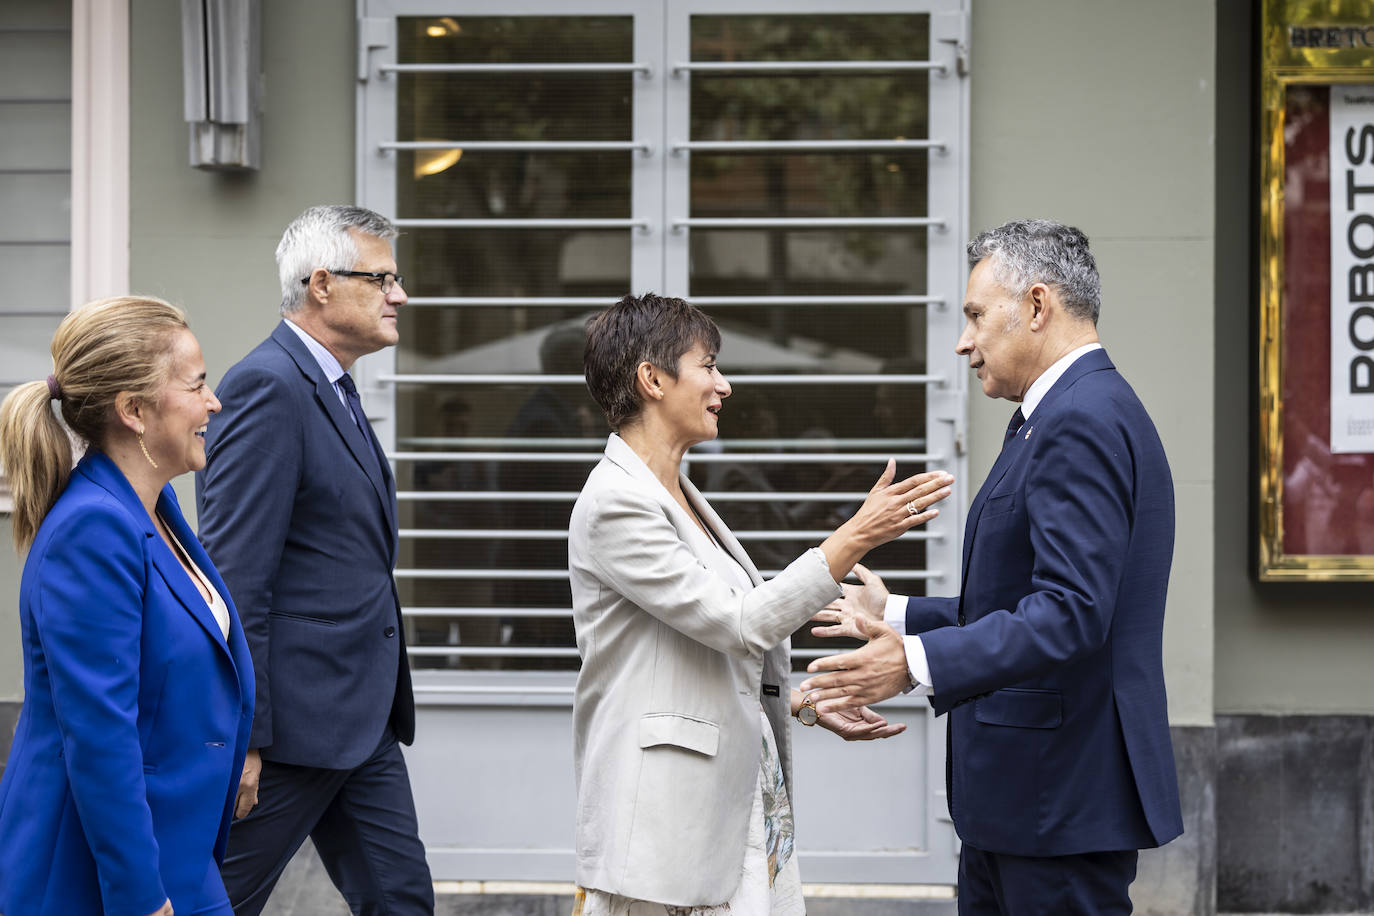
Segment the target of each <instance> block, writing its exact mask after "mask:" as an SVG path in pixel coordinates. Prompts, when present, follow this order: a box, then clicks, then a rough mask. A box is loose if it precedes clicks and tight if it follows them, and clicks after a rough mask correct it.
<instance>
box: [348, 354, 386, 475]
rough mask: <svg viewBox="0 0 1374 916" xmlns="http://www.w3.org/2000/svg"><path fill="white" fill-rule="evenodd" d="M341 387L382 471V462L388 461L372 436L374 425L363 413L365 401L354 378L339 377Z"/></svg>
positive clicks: (349, 407)
mask: <svg viewBox="0 0 1374 916" xmlns="http://www.w3.org/2000/svg"><path fill="white" fill-rule="evenodd" d="M339 387H340V388H342V389H343V392H344V400H345V401H347V402H348V412H349V413H350V414H352V415H353V422H354V423H356V424H358V432H360V433H362V434H363V438H364V439H365V440H367V444H368V445H369V446H370V447H371V448H372V455H373V457H374V458H376V459H377V463H378V464H377V469H378V470H379V471H380V470H381V469H382V462H384V461H385V460H386V459H385V457H383V455H382V449H381V444H380V443H379V442H378V441H377V438H376V437H375V436H373V435H372V424H371V423H368V422H367V415H366V414H364V413H363V401H362V398H360V397H358V387H357V386H356V385H354V384H353V376H351V375H349V374H348V373H347V372H345V373H344V374H343V375H341V376H339ZM382 476H383V477H385V476H386V475H385V474H383V475H382Z"/></svg>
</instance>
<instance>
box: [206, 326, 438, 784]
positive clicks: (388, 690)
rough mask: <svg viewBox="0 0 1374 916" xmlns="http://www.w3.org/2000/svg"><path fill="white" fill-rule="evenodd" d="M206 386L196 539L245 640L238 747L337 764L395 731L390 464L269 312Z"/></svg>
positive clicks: (406, 727)
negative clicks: (250, 686)
mask: <svg viewBox="0 0 1374 916" xmlns="http://www.w3.org/2000/svg"><path fill="white" fill-rule="evenodd" d="M216 394H217V395H218V396H219V399H220V401H221V402H222V403H223V405H224V407H223V410H221V411H220V412H219V413H218V414H216V415H214V416H212V417H211V418H210V428H209V431H208V432H207V434H206V453H207V463H206V466H205V470H204V471H202V472H200V473H199V474H197V475H196V496H197V504H198V506H199V509H200V536H201V540H202V541H203V542H204V544H205V548H206V550H208V551H209V552H210V556H211V557H213V558H214V560H215V565H216V566H218V567H219V570H220V573H221V574H222V575H223V576H224V581H226V582H228V583H229V588H230V589H231V590H232V591H233V593H234V600H235V602H237V604H238V608H239V615H240V616H241V617H242V618H243V627H244V630H245V632H246V633H247V635H248V645H249V647H250V648H251V649H252V652H253V665H254V668H255V670H256V671H257V695H258V700H257V712H256V713H255V715H254V721H253V735H252V739H251V746H252V747H255V748H258V749H259V751H260V753H261V754H262V757H263V759H265V760H275V761H277V762H280V763H288V764H295V765H298V766H314V767H326V768H330V769H351V768H353V767H356V766H358V765H359V764H361V763H362V762H363V761H364V760H366V759H367V758H368V757H369V756H371V754H372V753H373V752H374V751H375V750H376V749H377V744H378V742H379V741H380V740H381V737H382V734H383V731H384V729H385V728H386V725H387V721H388V719H389V720H390V721H391V723H392V726H393V728H394V729H395V731H396V736H397V738H399V739H400V740H401V741H402V742H404V743H406V744H409V743H410V742H411V741H413V740H414V737H415V703H414V699H413V695H412V693H411V683H410V666H409V664H408V663H407V660H406V654H405V641H404V637H403V635H402V627H401V604H400V598H399V596H398V595H397V592H396V585H395V580H394V579H393V577H392V570H393V568H394V566H395V563H396V543H397V531H396V489H395V485H394V483H393V481H392V477H391V472H390V469H389V468H388V467H387V466H386V463H385V462H384V461H382V460H380V459H379V457H378V456H377V454H376V452H375V451H374V450H373V447H372V445H371V442H370V441H369V439H368V436H367V435H366V434H365V433H364V432H363V431H362V430H361V429H359V427H358V425H357V424H356V423H354V422H353V419H352V417H351V416H350V414H349V412H348V410H347V408H345V407H344V405H343V403H342V402H341V401H340V400H339V396H338V395H337V394H336V393H335V391H334V388H333V386H332V385H331V384H330V382H329V381H328V380H327V379H326V378H325V377H324V373H323V372H321V370H320V367H319V364H318V363H317V362H315V358H314V356H312V355H311V353H310V351H309V350H308V349H306V347H305V344H303V343H302V342H301V340H300V338H299V337H297V336H296V334H295V332H294V331H292V330H291V329H290V328H288V327H287V326H286V325H285V324H284V323H281V324H278V325H277V327H276V329H275V330H274V331H273V332H272V336H271V337H269V338H268V339H267V340H265V341H263V342H262V343H261V344H259V345H258V346H257V347H256V348H255V349H254V350H253V351H252V352H251V353H249V354H248V355H247V356H245V357H244V358H243V359H242V360H240V361H239V362H238V363H237V364H235V365H234V366H233V367H232V368H231V369H230V370H229V371H228V373H226V374H225V376H224V380H223V381H222V382H221V383H220V386H219V390H218V391H217V392H216Z"/></svg>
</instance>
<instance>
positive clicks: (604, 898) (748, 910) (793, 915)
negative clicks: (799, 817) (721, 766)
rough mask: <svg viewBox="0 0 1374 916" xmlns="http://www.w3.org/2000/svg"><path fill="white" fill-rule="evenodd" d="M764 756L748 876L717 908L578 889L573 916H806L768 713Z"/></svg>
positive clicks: (788, 806) (749, 841)
mask: <svg viewBox="0 0 1374 916" xmlns="http://www.w3.org/2000/svg"><path fill="white" fill-rule="evenodd" d="M759 715H760V717H762V718H763V748H762V751H763V754H762V759H761V760H760V762H759V785H758V791H757V792H755V793H754V805H753V808H752V809H751V810H750V812H749V833H748V835H747V836H746V837H745V842H744V846H745V848H744V873H743V875H742V876H741V879H740V885H739V888H738V889H737V890H736V891H735V893H734V894H733V895H732V896H731V897H730V899H729V900H727V901H725V902H724V903H719V904H715V905H713V906H670V905H668V904H664V903H650V902H648V901H646V900H635V899H633V898H630V897H622V896H620V895H619V894H608V893H606V892H605V891H598V890H583V889H582V888H578V890H577V897H576V900H575V902H574V904H573V912H572V916H805V913H806V905H805V903H804V902H803V901H802V889H801V873H800V872H799V871H798V870H797V859H796V857H795V856H794V855H793V854H792V831H793V821H792V804H791V802H790V801H789V799H788V797H787V786H786V784H785V782H784V780H783V775H782V761H781V760H780V759H779V758H778V748H777V744H776V743H775V742H774V740H773V726H772V725H770V724H769V722H768V719H767V717H766V716H764V715H763V710H759Z"/></svg>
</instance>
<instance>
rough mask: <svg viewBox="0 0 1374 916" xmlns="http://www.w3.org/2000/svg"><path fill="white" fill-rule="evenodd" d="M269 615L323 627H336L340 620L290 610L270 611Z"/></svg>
mask: <svg viewBox="0 0 1374 916" xmlns="http://www.w3.org/2000/svg"><path fill="white" fill-rule="evenodd" d="M267 616H268V617H277V618H281V619H283V620H299V621H301V622H302V623H313V624H316V625H317V626H322V627H336V626H338V625H339V624H338V621H336V620H328V619H326V618H324V617H311V616H310V615H309V614H293V613H291V612H290V611H268V612H267Z"/></svg>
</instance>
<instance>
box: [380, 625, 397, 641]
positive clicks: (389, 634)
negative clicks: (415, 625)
mask: <svg viewBox="0 0 1374 916" xmlns="http://www.w3.org/2000/svg"><path fill="white" fill-rule="evenodd" d="M382 635H383V636H385V637H386V638H387V639H390V638H391V637H393V636H395V635H396V628H395V627H387V628H386V629H385V630H383V631H382Z"/></svg>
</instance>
